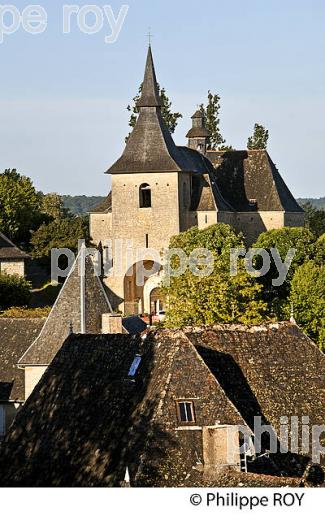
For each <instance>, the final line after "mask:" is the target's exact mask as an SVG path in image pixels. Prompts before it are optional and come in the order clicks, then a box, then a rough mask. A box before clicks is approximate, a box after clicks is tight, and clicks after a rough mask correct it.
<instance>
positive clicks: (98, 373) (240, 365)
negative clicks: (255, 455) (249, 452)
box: [0, 324, 325, 486]
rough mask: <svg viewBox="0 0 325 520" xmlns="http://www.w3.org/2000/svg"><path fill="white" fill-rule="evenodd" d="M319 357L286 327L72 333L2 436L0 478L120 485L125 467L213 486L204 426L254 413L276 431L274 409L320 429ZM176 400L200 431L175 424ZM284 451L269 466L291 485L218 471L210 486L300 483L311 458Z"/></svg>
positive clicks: (146, 482) (140, 482)
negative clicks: (183, 402)
mask: <svg viewBox="0 0 325 520" xmlns="http://www.w3.org/2000/svg"><path fill="white" fill-rule="evenodd" d="M136 355H138V356H141V363H140V366H139V368H138V370H137V372H136V374H135V375H133V376H132V377H131V376H130V375H129V370H130V367H131V364H132V361H133V360H134V358H135V356H136ZM324 360H325V358H324V356H323V355H322V354H321V353H320V352H319V350H318V349H317V347H316V346H315V345H314V344H313V343H312V342H311V341H310V340H309V339H308V338H307V337H306V336H305V335H304V334H302V333H301V332H300V331H299V329H298V328H297V327H295V326H293V325H290V324H272V325H270V326H269V325H268V326H261V327H254V328H248V327H244V326H238V327H236V326H232V325H231V326H227V325H224V326H222V327H221V326H220V327H212V328H211V327H210V328H203V329H199V328H187V329H184V330H183V331H178V330H175V331H172V330H161V331H159V330H158V331H157V332H153V333H149V334H148V336H147V339H145V340H143V339H141V337H140V336H136V335H135V336H130V335H72V336H70V337H69V338H68V339H67V340H66V342H65V344H64V346H63V347H62V349H61V350H60V351H59V353H58V354H57V355H56V357H55V359H54V360H53V362H52V363H51V365H50V367H49V368H48V369H47V371H46V372H45V374H44V376H43V377H42V379H41V381H40V382H39V384H38V385H37V386H36V388H35V389H34V391H33V393H32V395H31V396H30V398H29V399H28V401H27V402H26V404H25V406H24V408H23V409H22V411H21V412H20V413H19V415H18V417H17V418H16V421H15V424H14V426H13V427H12V429H11V431H10V432H9V434H8V435H7V437H6V440H5V441H4V443H3V446H2V448H1V452H0V457H1V462H2V465H1V468H2V469H1V473H0V484H1V485H8V486H13V485H24V486H89V485H90V486H91V485H92V486H119V485H120V484H121V481H122V480H123V478H124V475H125V470H126V467H128V469H129V473H130V477H131V485H132V486H189V485H196V486H206V485H209V482H207V481H204V480H203V477H202V473H200V470H199V469H196V467H197V468H199V467H200V461H202V458H203V453H202V438H201V436H202V432H200V427H204V426H205V425H207V426H209V425H215V424H216V422H220V423H221V424H230V425H231V424H245V422H246V423H247V424H249V423H250V421H251V414H252V413H253V412H254V413H260V415H261V416H262V418H263V420H265V421H266V424H271V425H273V426H274V427H275V428H276V429H277V427H278V420H279V416H280V415H286V416H289V415H297V416H299V417H301V414H302V415H308V416H309V417H310V426H311V425H313V424H323V423H324V382H323V377H324V376H323V373H324V372H323V370H324ZM177 399H192V400H194V402H195V413H196V424H197V425H198V427H199V428H197V429H195V428H194V429H192V430H191V429H189V430H184V431H183V430H182V429H179V428H178V421H177V415H176V407H175V406H176V401H177ZM316 421H317V422H316ZM319 421H320V422H319ZM264 424H265V423H264ZM292 455H293V454H290V457H289V459H290V460H289V462H290V464H289V465H288V464H287V465H285V464H284V463H283V464H282V465H281V460H282V459H281V460H280V465H279V466H276V467H277V471H278V475H280V473H281V472H282V473H283V474H284V475H287V477H290V476H296V477H299V478H296V480H294V479H290V478H286V479H282V480H281V479H279V480H278V481H276V479H273V480H272V477H270V476H265V475H263V476H259V475H253V474H250V475H249V474H247V475H241V474H238V475H234V474H228V475H225V474H220V478H219V477H218V478H215V479H212V480H210V485H223V486H224V485H239V484H241V485H242V484H244V485H253V486H256V485H257V486H260V485H263V484H265V485H279V486H282V485H299V482H300V480H301V476H302V474H303V471H304V467H305V466H306V464H307V462H308V460H307V457H305V458H300V459H299V460H301V461H302V462H301V464H302V466H301V467H300V469H298V465H295V458H293V456H292ZM277 463H279V461H277Z"/></svg>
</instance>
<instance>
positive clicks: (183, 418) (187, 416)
mask: <svg viewBox="0 0 325 520" xmlns="http://www.w3.org/2000/svg"><path fill="white" fill-rule="evenodd" d="M177 415H178V420H179V422H180V423H194V422H195V415H194V404H193V401H179V402H178V403H177Z"/></svg>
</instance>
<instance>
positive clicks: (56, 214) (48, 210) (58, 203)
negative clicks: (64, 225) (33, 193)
mask: <svg viewBox="0 0 325 520" xmlns="http://www.w3.org/2000/svg"><path fill="white" fill-rule="evenodd" d="M41 210H42V212H43V213H44V214H45V215H48V216H49V217H50V218H51V219H58V218H65V217H68V216H69V210H68V209H67V208H65V207H64V203H63V197H62V195H58V193H47V194H46V195H43V194H42V202H41Z"/></svg>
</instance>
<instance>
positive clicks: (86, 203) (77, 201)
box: [62, 195, 325, 216]
mask: <svg viewBox="0 0 325 520" xmlns="http://www.w3.org/2000/svg"><path fill="white" fill-rule="evenodd" d="M62 197H63V202H64V206H65V207H66V208H68V209H69V210H70V211H71V213H73V215H80V216H83V215H86V214H87V213H88V211H90V210H91V209H92V208H94V207H95V206H97V204H99V203H100V202H103V201H104V200H105V197H97V196H93V197H88V196H87V195H75V196H72V195H62ZM297 200H298V203H299V204H305V203H306V202H310V203H311V204H312V205H313V206H315V208H317V209H324V210H325V197H320V198H319V199H297Z"/></svg>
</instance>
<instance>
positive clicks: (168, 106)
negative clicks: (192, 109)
mask: <svg viewBox="0 0 325 520" xmlns="http://www.w3.org/2000/svg"><path fill="white" fill-rule="evenodd" d="M141 91H142V83H141V85H140V87H139V91H138V93H137V95H136V96H135V97H134V98H133V105H132V106H131V105H128V106H127V107H126V108H127V110H128V111H129V112H131V115H130V120H129V126H131V128H134V127H135V124H136V122H137V119H138V114H139V109H138V107H137V102H138V101H139V99H140V96H141ZM158 92H159V95H160V99H161V115H162V118H163V120H164V122H165V125H166V126H167V128H168V130H169V131H170V133H171V134H173V133H174V132H175V130H176V126H177V123H178V120H179V119H180V118H181V117H183V116H182V114H180V113H179V112H172V103H171V101H170V100H169V98H168V96H167V94H166V90H165V89H164V88H162V89H161V88H160V86H159V85H158ZM129 136H130V134H129V135H128V136H127V137H126V138H125V141H127V140H128V138H129Z"/></svg>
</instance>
